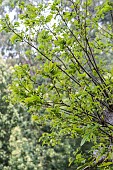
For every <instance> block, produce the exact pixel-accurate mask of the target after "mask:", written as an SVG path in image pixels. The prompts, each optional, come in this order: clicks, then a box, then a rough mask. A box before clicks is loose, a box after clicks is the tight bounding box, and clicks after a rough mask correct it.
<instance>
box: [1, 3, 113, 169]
mask: <svg viewBox="0 0 113 170" xmlns="http://www.w3.org/2000/svg"><path fill="white" fill-rule="evenodd" d="M69 2H70V3H69V4H67V3H66V2H65V1H64V3H65V9H64V8H63V7H64V3H60V1H57V0H55V1H54V2H53V3H52V4H50V6H47V5H43V4H40V5H39V6H38V7H37V6H34V5H33V4H28V5H25V4H24V3H23V2H22V3H21V5H20V9H21V10H22V13H21V14H20V15H19V17H20V21H19V22H16V23H14V24H12V23H11V22H10V19H9V17H8V15H6V18H5V19H3V20H2V25H3V30H5V31H7V32H12V33H13V34H14V35H13V36H12V37H11V41H12V43H16V41H19V42H21V43H23V44H25V43H26V44H28V45H29V46H30V47H32V52H34V53H35V54H37V56H36V57H35V60H37V61H40V60H41V62H42V64H41V65H39V66H37V67H35V66H31V65H30V66H29V64H25V65H23V64H22V65H19V66H16V67H15V68H14V70H15V71H14V74H13V82H12V85H11V87H10V90H11V91H12V96H11V97H12V98H13V102H18V101H19V102H21V103H22V104H23V105H25V106H27V107H28V109H29V112H30V113H32V114H33V116H32V117H33V119H34V120H35V121H36V122H37V123H38V124H42V125H48V124H49V126H50V127H51V133H50V131H49V133H43V134H42V137H41V139H42V140H43V143H44V144H47V143H48V142H49V143H50V144H51V145H53V146H54V145H56V144H59V143H61V139H62V137H65V138H66V137H68V136H69V137H71V138H74V139H75V138H78V136H79V137H80V138H81V142H80V144H79V146H78V148H77V149H76V150H75V152H74V154H75V158H76V159H75V160H72V159H71V158H70V163H71V162H73V161H74V163H75V165H77V166H78V167H77V169H88V168H89V169H95V168H96V169H106V168H107V169H112V165H113V154H112V149H113V148H112V140H113V136H112V133H113V101H112V98H113V90H112V85H113V78H112V76H113V70H112V69H111V70H110V69H105V67H104V65H105V63H104V61H102V59H101V58H100V55H101V54H102V53H104V54H106V55H107V54H108V53H110V52H112V49H113V44H112V37H113V32H112V24H113V23H112V22H110V23H108V24H106V26H103V25H100V20H101V18H104V16H105V14H107V13H109V12H111V11H112V8H113V3H112V2H111V1H106V2H103V3H102V4H100V5H99V6H98V7H97V6H96V8H94V7H92V1H89V0H86V1H84V0H83V1H79V0H78V1H74V0H70V1H69ZM92 8H94V13H93V14H92V10H90V9H92ZM45 12H47V15H45V16H44V13H45ZM21 27H23V28H24V29H21ZM92 30H95V33H94V36H93V38H92V36H91V34H92ZM39 77H41V78H43V79H44V81H42V82H41V84H40V85H39V84H37V79H38V78H39ZM85 143H89V144H90V145H91V148H89V150H87V151H86V152H82V147H83V146H84V145H85ZM95 155H96V156H95Z"/></svg>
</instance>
